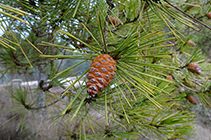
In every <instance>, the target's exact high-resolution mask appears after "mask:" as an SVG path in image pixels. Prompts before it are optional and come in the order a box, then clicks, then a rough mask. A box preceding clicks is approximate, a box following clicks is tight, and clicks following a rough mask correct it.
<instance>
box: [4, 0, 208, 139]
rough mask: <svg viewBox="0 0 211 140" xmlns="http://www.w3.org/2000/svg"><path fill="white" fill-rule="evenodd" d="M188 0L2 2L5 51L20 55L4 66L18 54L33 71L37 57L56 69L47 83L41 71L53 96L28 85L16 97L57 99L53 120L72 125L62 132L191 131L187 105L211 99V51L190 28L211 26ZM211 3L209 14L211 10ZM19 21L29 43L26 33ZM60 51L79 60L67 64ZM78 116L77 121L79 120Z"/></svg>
mask: <svg viewBox="0 0 211 140" xmlns="http://www.w3.org/2000/svg"><path fill="white" fill-rule="evenodd" d="M203 3H204V4H205V3H207V2H206V1H204V2H203ZM166 5H168V7H167V6H166ZM187 5H188V3H185V5H182V4H181V3H180V2H179V0H178V1H166V0H131V1H126V0H98V1H95V0H78V1H76V0H73V1H72V0H68V1H60V0H39V1H37V0H34V1H33V0H30V1H16V0H14V1H13V2H4V4H1V5H0V8H2V9H3V10H4V11H5V13H3V12H1V14H3V15H2V16H5V17H6V19H7V21H5V20H4V18H2V19H1V22H2V23H4V22H8V23H9V24H10V25H11V26H6V25H7V24H5V23H4V24H2V27H3V28H2V30H3V31H4V33H5V36H2V37H1V39H2V40H4V41H1V40H0V44H1V45H2V50H4V53H5V54H7V55H8V54H9V55H8V56H7V55H6V56H7V59H5V57H4V56H1V57H0V58H1V60H3V62H6V61H8V60H11V61H10V62H12V63H11V64H10V65H9V66H8V64H7V65H6V63H3V64H4V66H5V67H6V68H8V67H13V64H16V68H21V69H22V71H24V73H28V72H29V69H31V68H28V67H29V66H31V67H33V65H34V66H37V67H38V68H40V69H39V70H40V71H45V74H46V75H47V77H48V83H47V84H46V83H43V81H42V82H40V84H39V87H38V90H42V91H43V92H44V93H45V96H46V97H43V98H45V99H46V100H45V105H44V106H40V107H37V106H35V104H36V100H33V98H32V99H31V98H27V96H28V95H27V94H25V93H18V94H15V93H12V94H14V95H13V96H12V97H13V98H14V99H15V100H16V102H17V103H18V104H19V105H20V106H21V107H22V109H24V110H27V111H34V110H39V109H41V108H48V107H50V106H55V107H56V109H57V110H56V111H55V110H54V111H53V113H52V112H51V111H49V113H50V114H51V115H52V121H53V122H54V123H55V124H58V125H59V124H61V122H62V123H65V125H63V126H64V127H65V129H66V130H67V131H68V132H64V133H63V134H64V135H65V136H69V137H68V138H69V139H90V140H92V139H125V138H129V139H140V138H143V137H148V138H149V139H176V138H178V139H183V138H185V137H186V136H187V135H190V134H191V132H192V130H193V127H192V125H191V123H193V121H194V120H195V118H194V115H193V113H190V112H187V110H186V108H185V106H189V105H197V103H199V102H201V103H202V104H203V105H204V106H205V107H211V103H210V100H211V94H210V93H209V92H210V91H211V84H210V83H211V82H210V75H208V76H206V77H205V75H206V74H207V73H206V72H205V70H204V67H203V63H205V59H206V58H205V56H204V54H203V53H202V52H201V50H200V46H197V44H195V45H191V44H190V43H188V41H189V39H190V38H191V36H190V35H189V34H187V33H185V32H186V30H189V29H191V30H199V29H200V28H207V29H210V27H209V25H207V24H205V23H203V22H202V21H200V20H198V19H196V18H194V16H195V15H190V14H187V13H188V10H193V9H194V8H196V7H197V4H194V6H193V7H192V8H190V7H189V8H187ZM202 6H203V4H202ZM14 8H16V10H17V11H15V9H14ZM207 10H208V9H207ZM184 11H186V12H184ZM208 12H209V11H206V13H208ZM29 13H30V14H29ZM206 13H203V16H202V18H203V19H204V18H206V20H209V19H208V18H207V17H208V16H207V15H206ZM12 14H16V15H15V16H14V15H12ZM27 14H28V15H27ZM206 16H207V17H206ZM14 23H16V24H14ZM27 24H28V25H27ZM17 25H19V26H17ZM201 25H202V26H201ZM17 31H18V32H19V33H18V34H21V37H22V38H24V39H23V42H25V43H26V42H27V43H28V44H30V45H31V46H30V47H29V48H30V49H29V48H28V46H27V47H24V45H25V44H24V43H23V42H19V41H18V40H17V37H16V36H15V33H14V32H17ZM24 33H28V34H25V35H24ZM184 35H185V36H184ZM20 40H21V39H20ZM189 42H190V41H189ZM3 47H4V48H3ZM23 47H24V49H23ZM32 47H33V48H34V49H35V50H36V51H35V50H34V51H33V53H31V51H30V50H31V48H32ZM17 49H20V50H21V51H18V52H16V51H17ZM14 52H16V53H15V54H14ZM13 54H14V55H13ZM35 54H36V57H35ZM14 56H19V57H18V59H16V58H17V57H14ZM20 56H21V57H20ZM36 58H37V59H36ZM32 59H35V60H36V61H35V60H34V61H32ZM60 59H61V61H63V60H64V59H70V60H72V61H74V60H80V62H78V63H76V64H74V65H70V64H66V65H67V66H68V68H66V69H64V70H60V65H59V64H57V63H58V60H60ZM30 61H32V62H34V63H31V62H30ZM84 62H86V63H89V64H90V68H88V69H85V70H83V71H82V73H81V74H78V75H77V73H78V72H74V70H75V69H76V68H77V67H78V66H80V65H81V64H83V63H84ZM17 63H18V64H19V65H18V64H17ZM27 66H28V67H27ZM5 71H6V70H5ZM6 72H7V71H6ZM6 72H5V73H6ZM43 73H44V72H43ZM70 73H71V74H72V75H76V79H75V80H74V81H72V82H70V83H69V85H68V86H66V87H65V86H64V84H62V81H63V80H64V79H65V78H66V77H68V76H70ZM188 82H189V84H188ZM77 83H78V85H79V86H78V87H76V84H77ZM190 83H191V84H190ZM193 84H195V85H194V86H193ZM44 85H47V86H44ZM56 86H61V87H63V88H64V91H63V92H61V93H60V97H58V96H52V93H51V92H50V91H49V89H50V88H52V87H56ZM22 94H23V95H22ZM34 96H35V95H34ZM65 97H66V98H68V100H63V98H65ZM23 98H24V99H23ZM49 98H50V99H53V100H51V101H50V103H48V102H49ZM27 99H28V100H27ZM58 102H64V103H65V104H66V105H65V107H59V106H57V105H56V104H57V103H58ZM97 117H98V118H103V122H102V120H101V121H100V122H98V121H97V120H98V118H97ZM72 124H75V125H76V126H77V127H75V128H74V129H72V128H71V126H72Z"/></svg>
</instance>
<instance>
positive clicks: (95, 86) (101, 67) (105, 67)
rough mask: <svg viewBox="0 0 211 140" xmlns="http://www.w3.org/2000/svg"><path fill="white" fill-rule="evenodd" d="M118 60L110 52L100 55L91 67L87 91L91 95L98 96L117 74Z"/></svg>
mask: <svg viewBox="0 0 211 140" xmlns="http://www.w3.org/2000/svg"><path fill="white" fill-rule="evenodd" d="M115 71H116V61H115V60H114V59H113V58H112V57H111V56H110V55H108V54H102V55H98V56H97V57H96V58H95V59H94V60H93V61H92V64H91V66H90V68H89V74H88V75H87V78H88V79H89V81H88V82H87V92H88V94H89V95H90V96H91V97H96V96H97V93H98V92H102V91H103V89H104V88H105V87H107V86H108V85H109V84H110V82H111V80H112V79H113V78H114V76H115Z"/></svg>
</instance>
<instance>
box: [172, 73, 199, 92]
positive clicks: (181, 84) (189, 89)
mask: <svg viewBox="0 0 211 140" xmlns="http://www.w3.org/2000/svg"><path fill="white" fill-rule="evenodd" d="M170 75H171V76H172V78H173V79H174V80H175V81H176V82H177V83H178V84H180V85H181V86H182V87H184V88H186V89H188V90H190V91H193V92H196V93H199V92H200V91H197V90H194V89H192V88H189V87H187V86H185V85H184V84H182V83H181V82H180V81H179V80H177V78H176V77H174V76H173V75H172V74H170Z"/></svg>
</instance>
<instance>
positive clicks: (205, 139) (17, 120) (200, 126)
mask: <svg viewBox="0 0 211 140" xmlns="http://www.w3.org/2000/svg"><path fill="white" fill-rule="evenodd" d="M54 91H55V92H58V93H59V92H61V91H59V89H54ZM9 96H10V93H9V92H8V89H7V90H6V89H5V88H4V87H3V86H0V125H2V124H4V123H5V122H7V121H8V120H10V119H11V120H10V121H8V122H7V123H5V124H4V125H2V126H1V127H0V140H32V139H34V140H63V139H64V137H61V136H59V134H61V133H64V132H62V130H64V129H63V128H61V127H55V126H56V125H55V123H54V122H53V121H49V120H47V121H46V118H49V117H51V116H46V115H41V114H39V113H33V112H29V113H28V114H26V116H25V117H26V120H27V121H26V123H23V125H20V124H21V122H23V121H22V120H21V119H22V118H23V117H24V115H23V116H20V115H19V116H18V113H19V112H18V111H16V112H7V111H8V110H11V109H12V108H13V105H14V104H15V101H14V100H11V97H9ZM25 111H26V110H25ZM23 114H24V113H23ZM15 116H17V117H15ZM18 126H21V127H19V129H18V130H17V128H18ZM193 126H194V127H195V130H196V131H195V134H193V135H192V136H189V137H188V138H187V140H211V126H209V125H206V124H204V123H203V122H200V121H198V122H197V123H195V124H193Z"/></svg>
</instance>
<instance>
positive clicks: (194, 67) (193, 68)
mask: <svg viewBox="0 0 211 140" xmlns="http://www.w3.org/2000/svg"><path fill="white" fill-rule="evenodd" d="M188 70H189V71H191V72H193V73H197V74H201V68H200V67H199V65H198V64H196V63H194V62H191V63H190V64H188Z"/></svg>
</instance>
